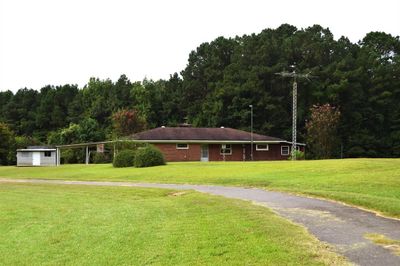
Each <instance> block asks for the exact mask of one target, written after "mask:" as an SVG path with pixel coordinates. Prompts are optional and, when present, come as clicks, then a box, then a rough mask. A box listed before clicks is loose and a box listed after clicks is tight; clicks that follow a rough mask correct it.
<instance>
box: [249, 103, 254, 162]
mask: <svg viewBox="0 0 400 266" xmlns="http://www.w3.org/2000/svg"><path fill="white" fill-rule="evenodd" d="M249 107H250V110H251V113H250V120H251V122H250V128H251V131H250V132H251V133H250V136H251V137H250V138H251V140H250V148H251V155H250V158H251V160H252V161H253V105H252V104H250V105H249Z"/></svg>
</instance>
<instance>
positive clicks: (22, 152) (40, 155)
mask: <svg viewBox="0 0 400 266" xmlns="http://www.w3.org/2000/svg"><path fill="white" fill-rule="evenodd" d="M56 165H57V150H56V149H55V148H52V147H45V146H28V147H27V148H26V149H18V150H17V166H56Z"/></svg>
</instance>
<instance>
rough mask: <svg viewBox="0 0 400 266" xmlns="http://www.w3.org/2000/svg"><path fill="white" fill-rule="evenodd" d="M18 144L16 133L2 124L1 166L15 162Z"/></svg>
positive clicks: (0, 133) (0, 136)
mask: <svg viewBox="0 0 400 266" xmlns="http://www.w3.org/2000/svg"><path fill="white" fill-rule="evenodd" d="M15 144H16V142H15V138H14V133H13V132H12V131H11V130H10V128H9V127H8V126H7V125H6V124H4V123H0V165H9V164H12V163H14V162H15V160H16V159H15V158H14V157H15V152H14V151H13V150H14V149H15V148H16V145H15Z"/></svg>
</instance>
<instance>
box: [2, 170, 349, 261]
mask: <svg viewBox="0 0 400 266" xmlns="http://www.w3.org/2000/svg"><path fill="white" fill-rule="evenodd" d="M210 166H211V165H210ZM176 167H179V165H176ZM103 168H104V169H107V166H100V167H99V168H98V169H97V171H98V172H101V171H99V170H100V169H103ZM65 169H69V170H72V169H74V167H71V166H69V167H65V168H64V170H65ZM76 169H78V168H76ZM86 169H87V170H88V169H92V171H93V170H94V169H95V167H89V168H86ZM165 169H168V168H165ZM28 170H29V169H22V171H28ZM54 170H55V169H54ZM42 171H43V173H45V172H46V171H48V170H47V168H46V169H44V168H43V169H42ZM56 171H60V170H56ZM131 171H134V170H133V169H132V170H131ZM63 178H65V176H64V177H63ZM75 178H76V176H75ZM174 192H175V191H172V190H161V189H142V188H126V187H87V186H68V185H33V184H4V183H3V184H1V185H0V213H1V215H0V262H1V263H0V264H2V265H65V264H68V265H145V264H146V265H147V264H152V265H322V264H325V265H332V264H345V263H346V262H345V261H344V259H343V258H341V257H339V256H337V255H336V254H334V253H332V252H331V251H329V249H328V248H327V247H326V246H325V245H323V244H321V243H320V242H318V241H317V240H316V239H315V238H313V237H312V236H310V235H309V234H308V233H307V232H306V231H305V230H304V229H303V228H301V227H299V226H296V225H294V224H292V223H290V222H288V221H286V220H284V219H282V218H280V217H278V216H276V215H275V214H273V213H272V212H271V211H270V210H268V209H267V208H264V207H260V206H255V205H253V204H251V203H249V202H244V201H239V200H229V199H225V198H222V197H216V196H210V195H205V194H200V193H196V192H193V191H188V192H185V193H184V194H181V193H178V194H175V193H174Z"/></svg>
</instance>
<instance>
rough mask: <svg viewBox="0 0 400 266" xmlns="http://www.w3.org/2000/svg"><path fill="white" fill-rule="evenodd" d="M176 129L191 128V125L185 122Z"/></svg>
mask: <svg viewBox="0 0 400 266" xmlns="http://www.w3.org/2000/svg"><path fill="white" fill-rule="evenodd" d="M178 127H192V124H189V123H186V122H185V123H182V124H179V125H178Z"/></svg>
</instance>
